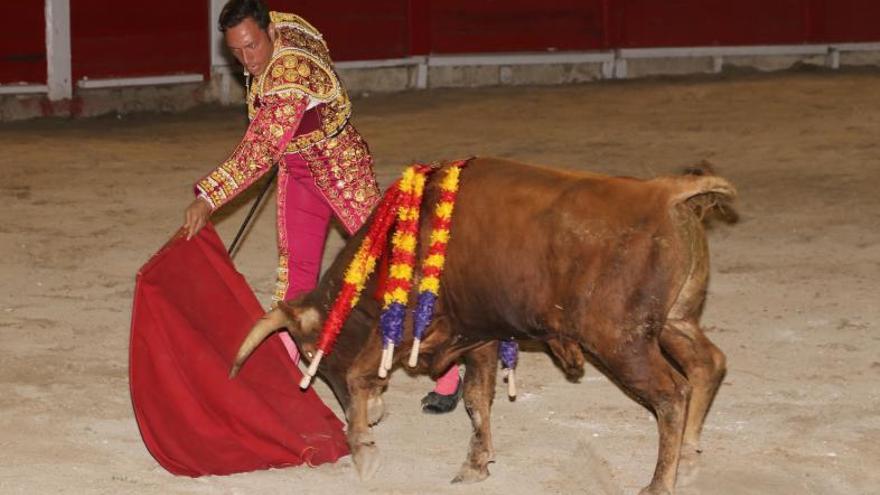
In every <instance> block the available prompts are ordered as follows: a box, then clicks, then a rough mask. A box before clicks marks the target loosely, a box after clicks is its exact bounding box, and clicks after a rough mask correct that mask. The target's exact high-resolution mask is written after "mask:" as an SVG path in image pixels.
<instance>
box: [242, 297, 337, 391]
mask: <svg viewBox="0 0 880 495" xmlns="http://www.w3.org/2000/svg"><path fill="white" fill-rule="evenodd" d="M322 325H323V318H322V317H321V313H320V312H319V311H318V310H317V309H316V308H315V307H314V306H311V305H309V304H306V303H305V302H304V301H303V300H302V298H298V299H294V300H293V301H281V302H279V303H278V307H276V308H275V309H273V310H272V311H269V312H268V313H266V314H265V315H263V317H262V318H260V320H259V321H258V322H257V323H256V324H255V325H254V327H253V328H252V329H251V331H250V333H248V335H247V337H245V339H244V341H243V342H242V343H241V347H239V349H238V354H237V355H236V356H235V362H234V363H233V364H232V369H231V370H229V377H230V378H232V377H235V375H237V374H238V371H239V369H240V368H241V366H242V364H244V362H245V360H247V358H248V356H250V355H251V353H252V352H254V350H255V349H256V348H257V347H258V346H259V345H260V344H261V343H262V342H263V340H265V339H266V337H268V336H269V335H270V334H272V333H274V332H275V331H277V330H279V329H282V328H286V329H287V332H288V333H289V334H290V336H291V337H292V338H293V340H294V342H296V343H297V346H298V347H299V349H300V352H302V354H303V355H304V356H305V357H306V359H309V360H311V358H312V356H314V354H315V350H316V343H317V339H318V336H319V335H320V333H321V326H322Z"/></svg>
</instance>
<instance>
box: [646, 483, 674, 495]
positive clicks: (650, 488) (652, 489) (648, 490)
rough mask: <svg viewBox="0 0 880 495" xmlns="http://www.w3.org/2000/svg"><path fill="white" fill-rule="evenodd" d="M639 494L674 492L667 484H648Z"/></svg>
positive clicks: (659, 494) (670, 493)
mask: <svg viewBox="0 0 880 495" xmlns="http://www.w3.org/2000/svg"><path fill="white" fill-rule="evenodd" d="M639 495H672V492H671V491H670V490H669V489H667V488H666V487H665V486H654V485H648V486H646V487H644V488H642V491H640V492H639Z"/></svg>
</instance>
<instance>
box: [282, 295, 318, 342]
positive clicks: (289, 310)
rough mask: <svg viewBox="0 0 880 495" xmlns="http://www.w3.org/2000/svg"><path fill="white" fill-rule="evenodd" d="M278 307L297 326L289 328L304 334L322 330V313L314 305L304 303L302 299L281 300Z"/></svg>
mask: <svg viewBox="0 0 880 495" xmlns="http://www.w3.org/2000/svg"><path fill="white" fill-rule="evenodd" d="M278 309H280V310H281V311H284V314H285V315H287V318H288V319H289V320H290V321H291V322H292V323H293V324H294V325H293V326H295V327H297V328H288V330H290V331H292V332H295V333H301V334H302V335H313V334H317V333H318V332H319V331H320V330H321V325H322V323H323V322H322V318H321V313H320V312H319V311H318V310H317V309H316V308H315V307H314V306H311V305H308V304H304V303H303V301H302V300H300V299H294V300H292V301H279V302H278Z"/></svg>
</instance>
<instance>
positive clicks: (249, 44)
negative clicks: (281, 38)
mask: <svg viewBox="0 0 880 495" xmlns="http://www.w3.org/2000/svg"><path fill="white" fill-rule="evenodd" d="M224 37H225V39H226V46H228V47H229V50H230V51H231V52H232V55H233V56H235V59H236V60H238V62H239V63H240V64H241V65H242V66H243V67H244V68H245V69H246V70H247V71H248V72H249V73H251V74H252V75H253V76H260V75H262V74H263V72H264V71H265V70H266V67H268V66H269V61H270V60H271V59H272V53H273V52H274V45H275V25H274V24H269V27H268V28H267V29H265V30H263V29H261V28H260V25H259V24H257V22H256V21H255V20H253V19H252V18H250V17H245V19H244V20H243V21H241V22H239V23H238V24H236V25H235V26H233V27H230V28H227V29H226V33H225V35H224Z"/></svg>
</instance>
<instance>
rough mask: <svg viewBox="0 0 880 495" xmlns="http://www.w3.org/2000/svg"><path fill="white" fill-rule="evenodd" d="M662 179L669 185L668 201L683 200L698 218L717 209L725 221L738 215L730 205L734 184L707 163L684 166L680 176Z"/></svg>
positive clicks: (732, 219) (731, 220)
mask: <svg viewBox="0 0 880 495" xmlns="http://www.w3.org/2000/svg"><path fill="white" fill-rule="evenodd" d="M663 180H664V181H665V182H667V184H668V186H669V189H670V204H671V205H677V204H680V203H685V204H687V205H688V206H690V207H691V208H692V209H693V210H694V212H696V213H697V215H698V216H699V217H700V218H706V216H707V215H708V214H710V213H712V212H716V213H718V214H719V215H718V216H719V217H720V218H721V219H722V220H724V221H725V222H727V223H735V222H736V221H737V220H738V218H739V215H738V214H737V213H736V210H734V209H733V207H732V206H731V203H732V202H733V200H734V199H735V198H736V188H735V187H734V186H733V184H731V183H730V181H728V180H726V179H724V178H722V177H718V176H717V175H714V171H713V170H712V168H711V166H710V165H708V164H700V166H699V167H691V168H689V169H687V170H686V171H685V175H683V176H679V177H667V178H664V179H663Z"/></svg>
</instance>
